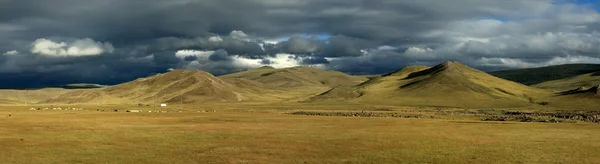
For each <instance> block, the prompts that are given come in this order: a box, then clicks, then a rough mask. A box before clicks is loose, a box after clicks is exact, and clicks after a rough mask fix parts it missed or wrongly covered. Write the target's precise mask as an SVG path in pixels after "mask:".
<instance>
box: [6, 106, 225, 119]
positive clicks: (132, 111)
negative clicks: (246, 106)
mask: <svg viewBox="0 0 600 164" xmlns="http://www.w3.org/2000/svg"><path fill="white" fill-rule="evenodd" d="M29 110H30V111H38V110H40V111H43V110H60V111H62V110H66V111H68V110H71V111H80V110H84V109H83V108H71V107H67V108H61V107H45V108H29ZM96 111H97V112H111V111H112V112H119V109H112V110H110V109H96ZM125 112H127V113H142V112H144V111H143V110H125ZM169 112H172V111H166V110H154V111H153V110H148V113H169ZM178 112H179V113H182V112H183V111H178ZM203 112H208V111H203ZM213 112H217V111H216V110H213ZM7 117H10V116H7Z"/></svg>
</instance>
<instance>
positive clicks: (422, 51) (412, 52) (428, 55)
mask: <svg viewBox="0 0 600 164" xmlns="http://www.w3.org/2000/svg"><path fill="white" fill-rule="evenodd" d="M404 55H405V56H406V57H408V58H410V59H417V60H431V59H435V58H436V56H435V52H434V51H433V49H431V48H419V47H409V48H408V49H406V51H405V52H404Z"/></svg>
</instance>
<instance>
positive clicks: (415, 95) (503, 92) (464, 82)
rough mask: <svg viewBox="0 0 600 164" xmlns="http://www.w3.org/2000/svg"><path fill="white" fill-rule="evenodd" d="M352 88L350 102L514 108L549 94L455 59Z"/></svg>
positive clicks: (373, 80) (405, 70) (316, 98)
mask: <svg viewBox="0 0 600 164" xmlns="http://www.w3.org/2000/svg"><path fill="white" fill-rule="evenodd" d="M354 89H356V90H357V91H356V92H359V93H360V96H359V97H358V98H356V99H355V100H353V101H358V102H364V103H384V104H397V105H409V106H449V107H518V106H527V105H532V104H531V103H530V99H535V98H537V97H541V96H546V95H549V94H550V93H549V92H548V91H545V90H541V89H536V88H532V87H528V86H525V85H522V84H518V83H515V82H511V81H508V80H504V79H500V78H497V77H494V76H491V75H489V74H486V73H484V72H481V71H479V70H476V69H473V68H470V67H468V66H465V65H462V64H460V63H458V62H445V63H442V64H440V65H437V66H435V67H431V68H428V67H425V66H413V67H407V68H405V69H402V70H399V71H396V72H393V73H390V74H386V75H384V76H381V77H379V78H375V79H372V80H369V81H368V82H365V83H363V84H361V85H359V86H357V87H354ZM340 92H341V91H337V92H335V93H340ZM345 92H348V91H345ZM330 93H332V91H329V92H328V93H324V94H322V95H319V96H317V97H315V98H313V99H315V100H323V99H325V100H326V99H327V97H334V96H329V95H328V94H330Z"/></svg>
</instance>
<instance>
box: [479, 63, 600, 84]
mask: <svg viewBox="0 0 600 164" xmlns="http://www.w3.org/2000/svg"><path fill="white" fill-rule="evenodd" d="M598 71H600V64H565V65H555V66H548V67H539V68H526V69H513V70H504V71H495V72H489V74H491V75H494V76H496V77H500V78H503V79H507V80H511V81H515V82H518V83H521V84H525V85H533V84H538V83H542V82H546V81H551V80H558V79H564V78H568V77H573V76H578V75H582V74H586V73H592V72H598Z"/></svg>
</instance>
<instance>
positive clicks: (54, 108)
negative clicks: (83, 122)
mask: <svg viewBox="0 0 600 164" xmlns="http://www.w3.org/2000/svg"><path fill="white" fill-rule="evenodd" d="M29 110H83V108H71V107H67V108H61V107H51V108H48V107H45V108H29Z"/></svg>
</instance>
